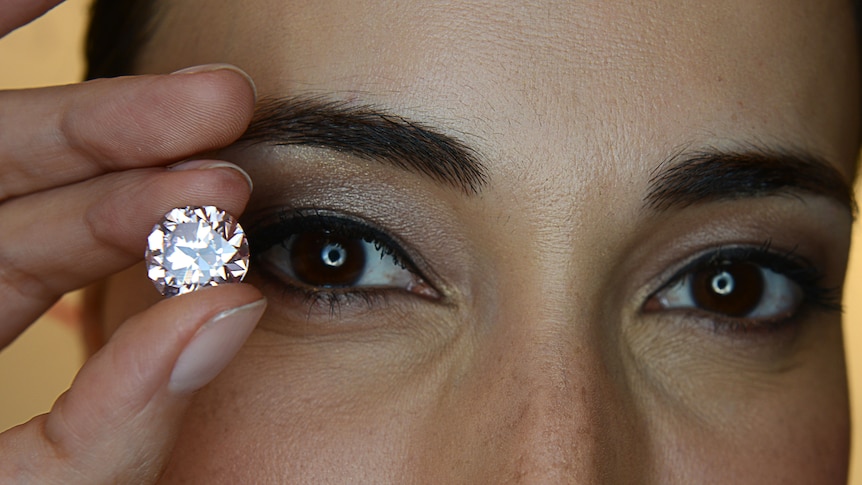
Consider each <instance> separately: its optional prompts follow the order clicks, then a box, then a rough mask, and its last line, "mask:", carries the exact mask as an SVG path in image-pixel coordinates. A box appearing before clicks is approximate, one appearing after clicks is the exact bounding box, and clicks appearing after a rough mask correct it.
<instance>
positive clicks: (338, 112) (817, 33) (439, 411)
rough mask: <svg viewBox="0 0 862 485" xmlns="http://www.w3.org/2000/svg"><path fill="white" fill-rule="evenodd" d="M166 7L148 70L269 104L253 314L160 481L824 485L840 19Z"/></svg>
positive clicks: (849, 35)
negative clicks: (229, 80)
mask: <svg viewBox="0 0 862 485" xmlns="http://www.w3.org/2000/svg"><path fill="white" fill-rule="evenodd" d="M159 3H160V7H161V14H160V16H158V17H157V28H156V30H155V33H154V37H153V40H152V42H151V43H150V44H149V46H148V47H147V48H146V49H145V50H144V52H142V54H141V57H140V59H139V71H140V72H169V71H172V70H175V69H178V68H181V67H184V66H188V65H192V64H202V63H209V62H228V63H233V64H236V65H238V66H240V67H242V68H243V69H245V70H246V71H248V72H249V73H250V74H251V76H252V77H253V78H254V80H255V81H256V83H257V88H258V92H259V96H260V99H261V100H263V101H262V102H261V103H260V105H261V106H266V107H267V111H266V113H265V114H263V115H261V117H260V119H259V121H258V122H256V124H255V125H254V126H253V128H252V134H250V135H249V142H248V143H240V144H238V145H235V146H233V147H229V148H227V149H225V150H223V151H221V152H219V153H218V154H216V155H215V156H216V157H221V158H224V159H227V160H230V161H233V162H234V163H237V164H238V165H240V166H242V167H243V168H245V169H246V170H247V171H248V172H249V173H250V174H251V176H252V178H253V179H254V183H255V191H254V194H253V197H252V201H251V203H250V204H249V207H248V209H247V210H246V212H245V213H244V214H243V218H242V221H243V223H244V225H245V226H246V230H247V231H248V232H249V234H250V238H251V240H252V241H253V244H254V245H255V250H256V259H255V260H254V261H253V271H252V274H251V275H250V276H249V279H248V281H250V282H251V283H253V284H255V285H257V286H258V287H259V288H260V289H261V290H262V291H263V292H264V294H265V295H267V297H268V299H269V308H268V310H267V314H266V315H265V316H264V318H263V320H262V322H261V323H260V325H259V327H258V329H257V330H256V331H255V332H254V333H253V334H252V336H251V338H250V339H249V341H248V343H247V344H246V345H245V347H244V349H243V350H242V351H241V352H240V354H239V356H238V357H237V358H236V360H235V361H234V362H233V363H232V364H231V365H230V366H229V367H228V368H227V370H226V371H225V372H224V373H223V374H222V375H221V376H219V377H218V378H217V379H216V381H215V382H214V383H213V384H211V385H210V386H208V387H206V388H205V389H204V390H202V391H201V392H200V393H199V394H198V395H197V396H196V400H195V405H194V406H193V408H192V411H191V412H190V414H189V415H188V418H187V420H186V422H185V427H184V428H183V429H182V430H181V433H180V438H179V442H178V444H177V447H176V451H175V454H174V458H173V461H172V463H171V464H170V466H169V470H168V472H167V474H166V476H165V478H164V479H165V481H166V482H182V480H183V479H184V478H185V479H190V480H192V481H195V482H199V483H204V482H208V480H206V479H205V478H203V477H207V476H212V477H213V478H212V479H210V480H209V481H212V480H216V481H220V482H221V481H223V482H225V483H270V482H271V483H286V482H290V483H328V482H340V483H345V482H352V483H382V482H394V483H412V482H422V483H427V482H441V483H456V482H459V483H460V482H463V483H503V482H518V481H525V482H547V483H562V482H567V483H571V482H574V483H600V482H601V483H628V482H635V481H636V482H638V483H647V482H650V483H652V482H654V483H706V482H710V483H757V484H764V483H791V482H792V483H797V482H798V483H815V482H816V483H833V482H834V483H843V482H844V481H845V473H846V467H847V453H848V433H849V431H848V427H849V418H848V409H847V389H846V383H845V373H844V358H843V350H842V340H841V326H840V313H839V311H837V309H836V308H835V303H836V302H837V301H838V300H839V298H840V286H841V284H842V281H843V276H844V268H845V264H846V253H847V250H848V239H849V229H850V224H851V210H850V207H849V202H848V200H847V186H848V185H849V184H850V181H851V178H852V176H853V172H854V169H853V165H854V160H855V157H856V153H857V148H858V145H859V132H860V123H859V111H860V110H859V106H860V99H859V93H858V86H859V84H860V79H859V77H858V75H857V63H856V57H857V51H856V44H855V36H854V35H855V34H854V26H853V20H852V9H851V6H850V2H848V1H846V0H830V1H823V0H799V1H796V2H793V5H792V6H790V5H788V4H787V2H786V1H783V0H757V1H752V0H722V1H718V2H701V1H694V0H683V1H679V0H673V1H671V0H658V1H650V2H630V1H618V0H613V1H608V0H601V1H599V0H581V1H578V2H553V1H544V0H537V1H532V2H495V1H475V2H464V1H416V2H404V1H397V2H396V1H376V2H372V1H358V0H345V1H314V2H300V1H295V2H284V1H280V0H250V1H244V2H235V1H234V2H231V1H227V0H224V1H219V2H215V1H208V2H203V1H202V0H184V1H176V2H159ZM252 141H253V142H254V143H251V142H252ZM280 143H282V144H283V143H295V144H290V145H279V144H280ZM208 156H213V155H212V154H210V155H208ZM363 258H364V259H363ZM149 286H151V285H150V283H149V281H148V280H147V279H146V277H145V271H144V270H143V269H142V268H141V267H136V268H132V269H131V270H130V271H127V272H125V273H122V274H120V275H118V276H116V277H114V279H113V280H112V284H111V285H110V286H109V289H108V291H107V294H106V296H107V298H106V302H107V303H106V306H105V308H104V310H105V321H106V324H107V325H108V326H109V327H110V326H113V325H116V323H115V322H118V321H121V319H122V318H123V317H125V316H126V315H128V314H130V313H132V312H135V311H138V310H139V309H140V308H142V307H143V306H146V305H148V304H150V303H151V302H152V301H154V300H156V299H158V298H159V297H158V295H157V294H156V292H155V290H153V289H152V288H149ZM836 289H838V290H836ZM141 295H147V297H142V296H141ZM249 476H251V477H249ZM239 477H245V478H242V479H240V478H239Z"/></svg>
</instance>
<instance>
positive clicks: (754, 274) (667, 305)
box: [644, 243, 840, 332]
mask: <svg viewBox="0 0 862 485" xmlns="http://www.w3.org/2000/svg"><path fill="white" fill-rule="evenodd" d="M769 246H770V245H769V244H768V243H767V244H765V245H763V246H760V247H744V246H743V247H729V248H726V247H725V248H719V249H717V250H712V251H708V252H706V253H705V254H702V255H700V256H699V257H696V258H695V259H694V261H692V262H690V263H688V264H686V265H685V266H684V267H683V268H682V269H681V270H679V271H677V272H676V274H675V275H674V276H672V277H671V278H670V280H669V282H668V283H667V284H665V285H664V286H662V287H661V288H660V289H659V290H658V291H656V292H655V293H653V294H652V296H650V298H649V299H648V300H647V302H646V304H645V305H644V311H645V312H649V313H653V312H662V311H680V312H687V313H690V314H692V315H694V316H697V317H703V318H706V319H708V320H711V321H712V322H713V325H714V328H715V330H716V331H744V332H748V331H762V330H773V329H778V328H780V327H782V325H784V324H788V323H790V322H791V321H793V319H794V318H795V317H796V316H798V315H799V314H800V313H801V312H802V311H803V310H805V309H806V308H815V309H821V310H827V311H840V304H839V303H838V300H837V291H836V289H835V288H828V287H825V286H824V285H823V284H822V282H821V281H822V277H821V274H820V272H819V271H818V270H817V268H816V267H814V266H813V265H812V264H811V263H809V262H808V261H806V260H805V259H803V258H800V257H798V256H795V255H794V254H793V253H792V252H787V253H779V252H775V251H773V250H771V249H770V247H769Z"/></svg>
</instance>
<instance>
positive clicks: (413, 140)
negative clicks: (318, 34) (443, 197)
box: [239, 97, 488, 195]
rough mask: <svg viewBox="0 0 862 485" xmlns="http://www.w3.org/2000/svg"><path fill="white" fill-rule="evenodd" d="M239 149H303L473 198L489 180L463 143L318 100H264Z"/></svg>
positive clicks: (367, 109) (383, 114)
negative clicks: (405, 174)
mask: <svg viewBox="0 0 862 485" xmlns="http://www.w3.org/2000/svg"><path fill="white" fill-rule="evenodd" d="M239 143H248V144H258V143H267V144H272V145H304V146H312V147H317V148H323V149H328V150H334V151H337V152H340V153H347V154H349V155H352V156H355V157H358V158H362V159H366V160H374V161H379V162H383V163H387V164H389V165H393V166H395V167H398V168H401V169H404V170H407V171H410V172H414V173H418V174H421V175H424V176H426V177H428V178H430V179H432V180H435V181H437V182H439V183H442V184H444V185H449V186H452V187H455V188H457V189H460V190H462V191H463V192H465V193H466V194H468V195H470V194H476V193H478V192H479V190H480V189H481V188H482V186H484V185H485V184H486V183H487V180H488V175H487V172H486V171H485V167H484V166H483V164H482V163H481V161H480V158H479V156H478V155H477V154H476V152H475V151H474V150H473V149H472V148H470V147H469V146H467V145H466V144H465V143H464V142H462V141H460V140H458V139H456V138H454V137H452V136H449V135H445V134H443V133H441V132H440V131H438V130H435V129H433V128H431V127H429V126H426V125H423V124H421V123H418V122H415V121H411V120H408V119H406V118H404V117H402V116H398V115H395V114H392V113H389V112H387V111H385V110H382V109H380V108H376V107H374V106H370V105H358V106H357V105H353V104H348V103H347V102H345V101H333V100H330V99H326V98H322V97H288V98H267V99H263V100H261V101H260V102H259V103H258V106H257V109H256V110H255V116H254V119H253V120H252V122H251V125H249V128H248V130H247V131H246V132H245V134H244V135H243V136H242V137H241V138H240V139H239Z"/></svg>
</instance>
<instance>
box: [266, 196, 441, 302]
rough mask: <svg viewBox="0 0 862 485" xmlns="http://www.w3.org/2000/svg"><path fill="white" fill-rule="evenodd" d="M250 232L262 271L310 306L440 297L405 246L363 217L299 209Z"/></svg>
mask: <svg viewBox="0 0 862 485" xmlns="http://www.w3.org/2000/svg"><path fill="white" fill-rule="evenodd" d="M249 232H250V234H251V233H253V234H252V235H251V237H253V238H254V239H252V241H253V242H252V244H253V246H252V254H253V258H254V261H253V263H255V264H256V265H258V267H259V270H260V271H262V272H264V273H266V274H267V275H269V276H271V277H273V278H274V279H276V280H277V281H278V282H280V283H281V284H282V285H284V286H285V287H286V288H287V289H288V290H292V291H294V292H298V293H301V294H302V295H303V296H304V299H305V300H307V301H308V300H310V301H311V303H321V302H322V303H325V304H327V305H330V306H331V307H333V308H334V307H335V306H336V305H341V304H343V303H349V302H350V300H351V298H353V297H360V298H361V299H362V300H363V301H364V302H366V303H369V302H371V301H372V297H374V296H378V295H380V294H382V293H385V292H389V291H398V292H402V293H406V294H413V295H417V296H421V297H424V298H428V299H432V300H434V299H438V298H439V294H438V292H437V291H436V290H435V289H434V288H433V287H432V286H431V285H430V284H429V283H428V282H427V281H426V279H425V278H424V277H423V276H422V275H421V274H420V272H419V271H418V270H417V268H416V264H414V262H413V260H412V258H411V257H410V256H409V255H408V253H407V251H405V250H404V249H403V247H402V244H401V243H399V242H398V241H397V240H396V239H395V238H393V237H392V236H390V235H388V234H387V233H386V232H385V231H383V230H381V229H379V228H377V227H375V226H374V225H372V224H370V223H368V222H366V221H364V220H361V219H359V218H356V217H353V216H349V215H346V214H338V213H335V212H328V211H321V210H295V211H290V212H282V213H280V214H279V215H278V217H277V221H275V222H274V223H269V224H264V225H260V226H259V229H255V230H253V231H249ZM251 237H250V238H251Z"/></svg>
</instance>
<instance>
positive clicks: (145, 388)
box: [0, 285, 266, 484]
mask: <svg viewBox="0 0 862 485" xmlns="http://www.w3.org/2000/svg"><path fill="white" fill-rule="evenodd" d="M265 306H266V304H265V301H264V300H263V299H262V297H261V295H260V293H259V292H258V291H257V290H255V289H254V288H252V287H250V286H248V285H224V286H219V287H215V288H207V289H204V290H200V291H197V292H193V293H190V294H187V295H182V296H178V297H175V298H171V299H168V300H163V301H162V302H160V303H158V304H157V305H155V306H153V307H151V308H149V309H148V310H146V311H145V312H143V313H141V314H139V315H137V316H135V317H133V318H131V319H130V320H129V321H127V322H126V323H124V324H123V326H122V327H121V328H120V329H119V330H118V331H117V332H116V333H115V334H114V336H113V337H112V338H111V341H110V342H108V344H107V345H106V346H105V347H104V348H102V350H100V351H99V352H98V353H97V354H96V355H94V356H93V357H92V358H91V359H90V360H89V361H88V362H87V363H86V364H85V365H84V367H83V368H82V369H81V372H80V373H79V374H78V376H77V378H76V379H75V382H74V383H73V384H72V387H71V388H70V389H69V391H67V392H66V394H64V395H63V396H62V397H61V398H60V399H59V400H58V401H57V403H55V405H54V408H53V409H52V410H51V412H50V413H49V414H47V415H44V416H40V417H37V418H35V419H34V420H32V421H30V422H29V423H26V424H24V425H21V426H19V427H17V428H14V429H13V430H11V431H10V432H7V433H4V434H3V435H0V483H46V484H50V483H63V484H76V483H81V484H94V483H152V482H154V481H155V480H156V479H157V478H158V476H159V473H160V472H161V470H162V468H163V467H164V465H165V463H166V460H167V458H168V456H169V453H170V450H171V446H172V443H173V441H174V439H175V437H176V432H177V430H178V429H179V427H180V424H181V418H182V415H183V412H184V411H185V408H186V406H187V405H188V401H189V396H190V394H191V393H192V392H193V391H195V390H197V389H199V388H200V387H202V386H204V385H206V384H207V383H208V382H210V381H211V380H212V379H213V378H214V377H215V376H216V375H217V374H218V373H219V372H220V371H221V370H222V369H223V368H224V367H225V366H226V365H227V364H228V362H229V361H230V360H232V358H233V356H234V355H235V354H236V352H237V351H238V349H239V348H240V346H241V345H242V343H243V342H244V341H245V339H246V337H247V336H248V335H249V333H250V332H251V331H252V329H253V328H254V326H255V325H256V323H257V321H258V320H259V319H260V316H261V315H262V314H263V311H264V308H265Z"/></svg>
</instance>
